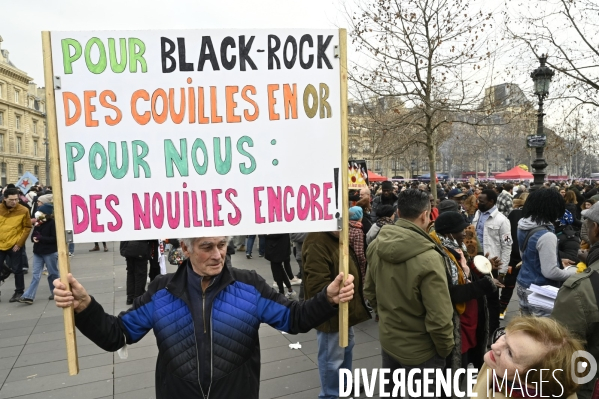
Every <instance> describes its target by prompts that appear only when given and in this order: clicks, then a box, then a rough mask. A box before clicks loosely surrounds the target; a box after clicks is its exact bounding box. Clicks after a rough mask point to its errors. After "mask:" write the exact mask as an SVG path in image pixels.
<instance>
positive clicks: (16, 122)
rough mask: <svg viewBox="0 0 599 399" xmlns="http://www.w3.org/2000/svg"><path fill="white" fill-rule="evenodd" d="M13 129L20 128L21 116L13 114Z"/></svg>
mask: <svg viewBox="0 0 599 399" xmlns="http://www.w3.org/2000/svg"><path fill="white" fill-rule="evenodd" d="M15 129H17V130H21V116H20V115H15Z"/></svg>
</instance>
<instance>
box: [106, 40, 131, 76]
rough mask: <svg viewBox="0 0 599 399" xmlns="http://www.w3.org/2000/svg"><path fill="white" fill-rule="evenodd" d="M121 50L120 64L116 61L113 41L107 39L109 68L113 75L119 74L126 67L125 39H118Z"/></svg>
mask: <svg viewBox="0 0 599 399" xmlns="http://www.w3.org/2000/svg"><path fill="white" fill-rule="evenodd" d="M119 46H120V48H121V62H117V61H116V48H115V41H114V39H112V38H110V39H108V53H109V57H110V68H111V69H112V72H114V73H121V72H123V71H124V70H125V68H126V67H127V39H123V38H121V39H119Z"/></svg>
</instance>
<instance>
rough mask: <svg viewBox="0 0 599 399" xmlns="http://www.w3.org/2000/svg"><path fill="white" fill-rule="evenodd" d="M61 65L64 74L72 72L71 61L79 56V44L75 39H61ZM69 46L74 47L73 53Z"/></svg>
mask: <svg viewBox="0 0 599 399" xmlns="http://www.w3.org/2000/svg"><path fill="white" fill-rule="evenodd" d="M60 44H61V45H62V65H63V67H64V73H65V74H71V73H73V66H72V65H71V64H72V63H73V62H75V61H77V60H78V59H79V58H80V57H81V44H79V42H78V41H77V40H75V39H62V40H61V41H60ZM71 47H72V48H74V49H75V54H73V55H71Z"/></svg>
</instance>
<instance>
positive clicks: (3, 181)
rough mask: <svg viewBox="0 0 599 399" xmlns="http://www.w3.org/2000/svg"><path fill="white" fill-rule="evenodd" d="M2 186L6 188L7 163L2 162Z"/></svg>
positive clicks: (0, 170)
mask: <svg viewBox="0 0 599 399" xmlns="http://www.w3.org/2000/svg"><path fill="white" fill-rule="evenodd" d="M0 184H2V187H6V184H7V182H6V162H2V164H0Z"/></svg>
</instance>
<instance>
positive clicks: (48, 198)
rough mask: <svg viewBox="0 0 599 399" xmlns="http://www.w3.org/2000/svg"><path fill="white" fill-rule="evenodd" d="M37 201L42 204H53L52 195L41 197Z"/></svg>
mask: <svg viewBox="0 0 599 399" xmlns="http://www.w3.org/2000/svg"><path fill="white" fill-rule="evenodd" d="M37 200H38V201H39V202H41V203H42V204H51V203H53V202H54V195H53V194H46V195H42V196H41V197H38V198H37Z"/></svg>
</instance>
